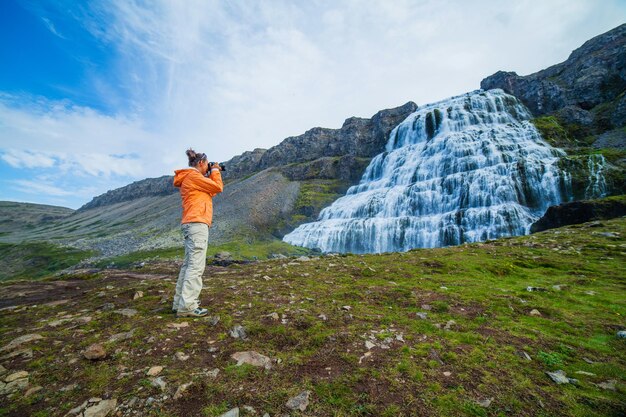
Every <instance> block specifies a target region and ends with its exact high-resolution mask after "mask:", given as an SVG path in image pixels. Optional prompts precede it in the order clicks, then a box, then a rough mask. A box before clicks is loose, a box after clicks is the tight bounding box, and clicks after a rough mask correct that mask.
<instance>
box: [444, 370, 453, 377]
mask: <svg viewBox="0 0 626 417" xmlns="http://www.w3.org/2000/svg"><path fill="white" fill-rule="evenodd" d="M450 375H452V372H450V371H445V372H444V373H443V376H445V377H449V376H450Z"/></svg>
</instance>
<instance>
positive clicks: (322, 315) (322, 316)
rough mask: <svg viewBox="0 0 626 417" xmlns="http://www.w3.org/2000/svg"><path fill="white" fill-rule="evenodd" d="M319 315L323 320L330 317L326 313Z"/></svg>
mask: <svg viewBox="0 0 626 417" xmlns="http://www.w3.org/2000/svg"><path fill="white" fill-rule="evenodd" d="M317 317H318V318H320V319H322V320H324V321H326V320H328V317H326V314H320V315H319V316H317Z"/></svg>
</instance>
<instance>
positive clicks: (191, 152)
mask: <svg viewBox="0 0 626 417" xmlns="http://www.w3.org/2000/svg"><path fill="white" fill-rule="evenodd" d="M186 154H187V157H188V158H189V160H190V161H192V160H194V159H196V156H197V155H196V152H195V151H194V150H193V149H191V148H189V149H187V152H186Z"/></svg>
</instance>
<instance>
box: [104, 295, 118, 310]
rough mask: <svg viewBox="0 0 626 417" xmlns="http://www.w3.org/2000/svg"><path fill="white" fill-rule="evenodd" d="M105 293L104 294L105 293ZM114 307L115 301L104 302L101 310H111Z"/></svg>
mask: <svg viewBox="0 0 626 417" xmlns="http://www.w3.org/2000/svg"><path fill="white" fill-rule="evenodd" d="M103 295H104V293H103ZM113 309H115V304H113V303H104V304H102V307H100V310H102V311H111V310H113Z"/></svg>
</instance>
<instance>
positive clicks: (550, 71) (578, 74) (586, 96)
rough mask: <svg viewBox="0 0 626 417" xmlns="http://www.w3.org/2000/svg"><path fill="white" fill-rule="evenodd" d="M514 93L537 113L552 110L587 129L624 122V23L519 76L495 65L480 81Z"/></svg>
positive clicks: (602, 129) (595, 130)
mask: <svg viewBox="0 0 626 417" xmlns="http://www.w3.org/2000/svg"><path fill="white" fill-rule="evenodd" d="M480 87H481V88H482V89H485V90H488V89H492V88H501V89H503V90H504V91H505V92H507V93H509V94H513V95H514V96H516V97H518V98H519V99H520V100H521V101H522V102H523V103H524V104H525V105H526V106H527V107H528V108H529V109H530V110H531V111H532V112H533V114H534V115H536V116H543V115H547V114H555V115H557V116H558V117H559V119H560V120H561V121H562V122H564V123H568V124H577V125H579V126H581V127H583V128H586V129H587V133H602V132H605V131H608V130H611V129H615V128H619V127H623V126H624V124H625V122H626V95H625V94H624V91H626V24H623V25H621V26H618V27H617V28H615V29H613V30H611V31H609V32H606V33H604V34H602V35H599V36H596V37H595V38H593V39H590V40H589V41H587V42H585V43H584V44H583V45H582V46H581V47H580V48H578V49H576V50H575V51H573V52H572V53H571V55H570V56H569V58H568V59H567V60H566V61H565V62H562V63H560V64H557V65H553V66H551V67H549V68H546V69H544V70H542V71H539V72H537V73H534V74H531V75H527V76H519V75H517V74H516V73H515V72H505V71H498V72H497V73H495V74H493V75H491V76H490V77H487V78H485V79H484V80H482V82H481V83H480Z"/></svg>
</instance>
